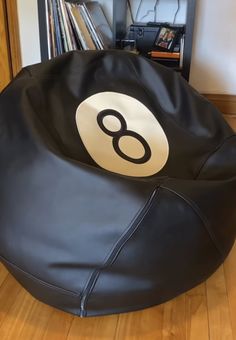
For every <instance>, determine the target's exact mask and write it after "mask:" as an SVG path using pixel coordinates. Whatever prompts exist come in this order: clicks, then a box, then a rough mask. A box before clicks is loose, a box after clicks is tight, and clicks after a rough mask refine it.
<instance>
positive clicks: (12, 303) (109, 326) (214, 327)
mask: <svg viewBox="0 0 236 340" xmlns="http://www.w3.org/2000/svg"><path fill="white" fill-rule="evenodd" d="M234 107H235V106H234ZM222 111H223V112H224V110H222ZM224 113H227V112H224ZM226 119H227V120H228V121H229V123H230V124H231V125H232V126H233V127H234V128H235V130H236V115H235V112H230V115H227V116H226ZM6 339H9V340H41V339H44V340H63V339H68V340H74V339H76V340H80V339H83V340H84V339H89V340H96V339H99V340H103V339H104V340H106V339H111V340H112V339H115V340H128V339H132V340H135V339H138V340H159V339H161V340H175V339H178V340H208V339H210V340H233V339H235V340H236V244H235V246H234V248H233V249H232V251H231V253H230V255H229V256H228V258H227V260H226V262H225V263H224V265H223V266H221V267H220V268H219V269H218V270H217V272H216V273H215V274H214V275H213V276H211V277H210V278H209V279H208V280H207V281H206V282H205V283H203V284H201V285H200V286H198V287H196V288H194V289H192V290H191V291H188V292H187V293H185V294H183V295H181V296H179V297H177V298H176V299H174V300H172V301H169V302H167V303H165V304H163V305H160V306H157V307H154V308H150V309H146V310H143V311H140V312H135V313H129V314H122V315H114V316H107V317H97V318H88V319H80V318H78V317H73V316H71V315H69V314H66V313H63V312H61V311H58V310H56V309H53V308H51V307H49V306H46V305H44V304H42V303H40V302H38V301H36V300H35V299H34V298H32V297H31V296H30V295H29V294H28V293H27V292H26V291H25V290H24V289H23V288H21V287H20V285H19V284H18V283H17V282H16V281H15V279H14V278H13V277H12V276H11V275H10V274H8V272H7V271H6V270H5V269H4V267H3V266H2V265H0V340H6Z"/></svg>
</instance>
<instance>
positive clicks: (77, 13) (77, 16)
mask: <svg viewBox="0 0 236 340" xmlns="http://www.w3.org/2000/svg"><path fill="white" fill-rule="evenodd" d="M72 14H73V15H74V17H75V20H76V21H77V23H78V25H79V28H80V30H81V32H82V35H83V36H84V39H85V41H86V44H87V46H88V49H89V50H96V46H95V44H94V42H93V40H92V37H91V35H90V33H89V30H88V28H87V26H86V24H85V22H84V19H83V17H82V15H81V13H80V10H79V7H78V6H77V5H72Z"/></svg>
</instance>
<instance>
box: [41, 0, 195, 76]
mask: <svg viewBox="0 0 236 340" xmlns="http://www.w3.org/2000/svg"><path fill="white" fill-rule="evenodd" d="M109 1H113V47H114V48H119V46H120V41H121V40H122V39H123V38H124V37H125V34H126V33H127V24H126V22H127V20H126V18H127V0H109ZM144 1H145V0H144ZM70 2H76V1H75V0H72V1H70ZM77 2H78V1H77ZM195 7H196V0H187V13H186V24H185V44H184V53H183V67H182V69H181V74H182V76H183V77H184V78H185V79H186V80H187V81H188V80H189V73H190V66H191V57H192V40H193V31H194V19H195ZM38 15H39V33H40V49H41V59H42V61H44V60H47V59H48V58H49V53H48V43H47V15H46V6H45V0H38Z"/></svg>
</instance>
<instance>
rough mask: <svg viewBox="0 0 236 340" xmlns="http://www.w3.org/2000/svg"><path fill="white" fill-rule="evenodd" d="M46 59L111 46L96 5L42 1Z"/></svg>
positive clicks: (58, 0)
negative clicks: (45, 16) (47, 51)
mask: <svg viewBox="0 0 236 340" xmlns="http://www.w3.org/2000/svg"><path fill="white" fill-rule="evenodd" d="M45 1H46V3H45V4H46V13H47V36H48V50H49V57H50V58H53V57H56V56H58V55H60V54H62V53H64V52H69V51H72V50H76V49H79V50H96V49H98V50H103V49H108V48H110V47H111V46H112V30H111V27H110V25H109V23H108V21H107V19H106V16H105V14H104V12H103V10H102V7H101V6H100V4H99V3H98V2H97V1H90V2H87V3H84V2H81V3H72V2H67V1H65V0H45Z"/></svg>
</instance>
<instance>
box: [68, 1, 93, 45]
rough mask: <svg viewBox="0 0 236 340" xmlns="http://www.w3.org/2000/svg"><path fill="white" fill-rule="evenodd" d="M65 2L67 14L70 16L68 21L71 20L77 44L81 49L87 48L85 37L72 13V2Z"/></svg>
mask: <svg viewBox="0 0 236 340" xmlns="http://www.w3.org/2000/svg"><path fill="white" fill-rule="evenodd" d="M65 4H66V8H67V12H68V15H69V18H70V21H71V25H72V27H73V32H74V34H75V38H76V41H77V44H79V45H80V46H81V49H82V50H88V49H89V48H88V46H87V43H86V41H85V38H84V36H83V34H82V32H81V30H80V27H79V25H78V22H77V21H76V19H75V17H74V15H73V13H72V4H71V3H69V2H65Z"/></svg>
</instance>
